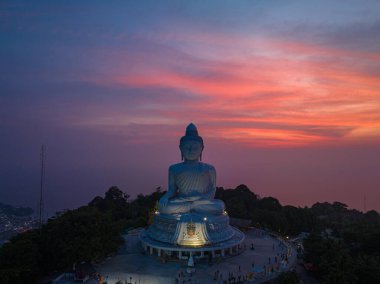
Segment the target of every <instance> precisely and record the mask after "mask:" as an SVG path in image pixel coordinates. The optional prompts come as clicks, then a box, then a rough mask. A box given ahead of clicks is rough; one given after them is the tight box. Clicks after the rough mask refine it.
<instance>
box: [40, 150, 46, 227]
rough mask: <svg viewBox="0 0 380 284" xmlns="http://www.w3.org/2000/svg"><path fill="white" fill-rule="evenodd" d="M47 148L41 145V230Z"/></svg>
mask: <svg viewBox="0 0 380 284" xmlns="http://www.w3.org/2000/svg"><path fill="white" fill-rule="evenodd" d="M45 151H46V147H45V145H41V154H40V158H41V183H40V185H41V187H40V204H39V228H40V229H41V227H42V221H43V211H44V198H43V188H44V173H45V168H44V166H45V165H44V163H45V159H46V153H45Z"/></svg>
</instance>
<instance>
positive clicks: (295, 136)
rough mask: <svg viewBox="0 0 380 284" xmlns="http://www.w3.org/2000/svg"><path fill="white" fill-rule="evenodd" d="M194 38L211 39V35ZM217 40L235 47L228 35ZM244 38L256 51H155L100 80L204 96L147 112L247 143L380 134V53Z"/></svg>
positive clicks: (150, 118)
mask: <svg viewBox="0 0 380 284" xmlns="http://www.w3.org/2000/svg"><path fill="white" fill-rule="evenodd" d="M192 38H195V39H198V40H199V41H200V42H201V43H202V44H204V42H205V41H206V44H210V41H207V40H206V38H205V37H196V36H193V37H192ZM208 40H209V39H208ZM214 40H217V41H218V42H219V43H220V44H221V45H223V44H225V45H226V47H227V48H230V47H231V46H233V44H232V43H231V40H227V39H224V38H223V37H221V38H219V37H214ZM237 42H239V43H243V44H246V45H247V47H246V48H249V47H250V45H252V47H254V48H255V52H253V54H255V55H249V56H246V58H245V59H244V60H243V59H238V57H239V56H236V58H237V59H227V60H225V59H224V58H223V56H222V55H223V54H220V55H219V57H220V60H219V61H216V60H214V59H212V60H211V59H204V58H197V57H194V60H192V57H191V56H188V57H184V58H183V59H182V60H181V61H179V62H178V63H177V62H176V61H175V59H172V58H171V57H167V58H166V60H165V58H161V57H154V56H152V55H151V54H150V55H149V56H150V59H151V62H150V66H149V67H147V66H145V65H144V66H140V68H139V63H138V61H135V64H137V66H136V67H137V68H135V69H131V70H128V71H125V72H124V71H123V69H118V70H117V72H112V74H115V75H113V76H112V77H106V78H102V79H101V80H100V81H103V82H107V83H108V84H111V85H115V84H116V85H119V86H124V87H129V88H138V89H146V90H149V92H153V93H154V92H155V90H158V89H161V90H165V89H170V90H175V91H176V92H178V94H179V95H180V94H181V93H184V92H185V93H189V94H193V95H194V96H198V97H202V98H203V100H197V101H196V104H192V103H191V100H189V101H185V102H184V103H183V104H181V103H180V102H178V101H176V102H175V103H171V102H170V101H165V102H161V103H160V104H159V106H157V105H156V106H155V109H154V110H152V111H151V112H150V113H148V114H147V113H146V112H144V114H143V115H144V119H145V121H154V120H161V121H162V119H163V118H165V119H167V118H168V119H174V120H177V121H181V122H182V121H183V120H186V119H190V118H191V119H192V120H197V121H199V122H201V123H203V124H205V125H210V127H211V125H213V127H214V130H213V131H211V132H210V133H215V136H219V137H226V139H232V140H234V141H240V142H243V143H246V144H252V145H272V146H278V145H282V146H297V145H311V144H323V143H333V142H337V141H339V142H347V143H348V142H349V141H350V139H352V138H353V137H355V139H359V138H360V139H363V140H365V139H366V138H369V137H371V139H373V137H374V136H375V137H378V138H380V135H379V131H378V129H379V128H380V115H379V110H380V80H379V79H380V78H379V75H380V73H379V72H378V71H376V68H374V66H375V67H376V66H379V63H380V58H379V56H378V55H377V54H372V53H368V52H367V53H366V52H357V51H350V50H342V49H337V48H332V47H326V46H322V45H316V44H314V45H312V44H307V43H304V42H289V41H284V40H279V39H268V38H266V39H265V40H250V39H241V40H240V41H239V40H237ZM198 43H199V42H198ZM195 44H197V42H195ZM237 49H239V47H237ZM139 56H141V58H143V55H141V54H140V55H139ZM215 57H218V54H216V55H215ZM181 58H182V57H181ZM231 58H232V57H231ZM165 62H166V63H167V64H165ZM144 64H146V62H145V63H144ZM98 81H99V80H98ZM215 123H217V125H215ZM247 123H248V124H249V123H262V125H263V126H262V127H259V128H255V127H250V126H245V125H247ZM223 125H230V126H224V127H223ZM311 128H312V129H313V131H314V132H312V131H310V129H311Z"/></svg>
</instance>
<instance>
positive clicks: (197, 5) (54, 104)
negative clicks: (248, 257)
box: [0, 0, 380, 269]
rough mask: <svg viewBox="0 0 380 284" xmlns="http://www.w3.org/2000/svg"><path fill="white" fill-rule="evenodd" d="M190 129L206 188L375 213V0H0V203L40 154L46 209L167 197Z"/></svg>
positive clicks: (23, 198) (378, 172)
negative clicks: (205, 167)
mask: <svg viewBox="0 0 380 284" xmlns="http://www.w3.org/2000/svg"><path fill="white" fill-rule="evenodd" d="M190 123H194V124H195V125H196V127H197V129H198V131H199V133H200V134H201V135H202V138H203V141H204V149H205V150H204V152H203V155H202V162H203V161H204V162H205V163H208V164H211V165H213V166H214V167H215V169H216V173H217V176H216V186H217V187H224V188H235V187H237V186H238V185H240V184H245V185H246V186H247V187H248V188H249V189H250V190H251V191H253V192H254V193H256V194H258V195H259V196H260V197H266V196H272V197H275V198H277V199H278V200H279V201H280V203H281V204H283V205H294V206H297V207H298V206H300V207H304V206H308V207H310V206H311V205H313V204H314V203H316V202H334V201H339V202H342V203H344V204H347V205H348V207H349V208H354V209H357V210H360V211H369V210H373V209H374V210H377V211H380V166H379V165H380V1H376V0H374V1H370V0H365V1H354V0H348V1H337V0H326V1H320V0H318V1H317V0H315V1H274V0H273V1H272V0H270V1H242V0H241V1H240V0H239V1H217V0H215V1H164V0H162V1H153V0H152V1H145V0H144V1H74V0H73V1H7V0H6V1H1V3H0V203H6V204H12V205H21V206H28V207H31V208H33V209H34V210H35V211H36V210H37V205H38V202H39V198H40V196H39V193H40V171H41V166H40V150H41V146H42V145H44V146H45V147H46V150H45V154H46V160H45V162H44V167H45V172H44V212H45V213H44V214H45V215H46V216H51V215H53V214H54V213H55V212H57V211H61V210H63V209H66V208H69V209H73V208H77V207H79V206H81V205H85V204H87V203H88V202H90V201H91V200H92V199H93V198H94V197H95V196H103V195H104V193H105V192H106V191H107V190H108V189H109V188H110V187H111V186H117V187H118V188H120V189H121V190H122V191H123V192H125V193H128V194H129V195H130V196H131V199H134V198H135V197H136V196H137V195H138V194H150V193H152V192H154V191H155V190H156V189H157V188H158V187H161V188H162V190H167V187H168V166H169V165H172V164H176V163H180V162H181V153H180V150H179V148H178V147H179V145H180V141H179V138H180V137H182V136H183V135H184V133H185V132H184V131H185V129H186V127H187V126H188V125H189V124H190ZM223 208H224V207H223ZM222 211H223V210H222V209H221V212H222ZM220 214H222V213H220ZM239 269H240V268H239Z"/></svg>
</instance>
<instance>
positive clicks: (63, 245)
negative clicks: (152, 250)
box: [0, 185, 380, 284]
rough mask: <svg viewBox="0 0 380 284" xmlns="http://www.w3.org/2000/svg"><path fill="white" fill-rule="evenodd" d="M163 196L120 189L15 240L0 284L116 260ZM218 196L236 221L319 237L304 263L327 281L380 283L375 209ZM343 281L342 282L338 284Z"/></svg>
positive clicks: (1, 267) (5, 249) (3, 255)
mask: <svg viewBox="0 0 380 284" xmlns="http://www.w3.org/2000/svg"><path fill="white" fill-rule="evenodd" d="M164 193H165V192H164V191H161V190H160V188H157V189H156V190H155V191H154V192H153V193H151V194H149V195H143V194H140V195H138V196H137V198H135V199H134V200H130V196H129V195H128V194H126V193H124V192H123V191H121V190H120V189H119V188H118V187H116V186H113V187H111V188H110V189H109V190H108V191H107V192H106V193H105V196H104V197H100V196H97V197H95V198H94V199H93V200H92V201H91V202H90V203H89V204H88V205H86V206H82V207H80V208H78V209H75V210H67V211H64V212H59V213H57V214H56V215H55V216H54V217H52V218H50V219H49V220H48V222H47V223H46V224H44V225H43V226H42V228H41V229H38V230H30V231H27V232H25V233H22V234H19V235H17V236H15V237H13V238H12V239H11V240H10V241H9V242H8V243H6V244H4V245H3V246H2V247H1V248H0V283H3V284H8V283H12V284H17V283H31V282H34V280H35V279H38V278H39V277H41V276H43V275H47V274H49V273H52V272H54V271H65V270H71V269H72V266H73V264H74V263H77V262H81V261H89V262H96V261H101V260H102V259H104V258H105V257H107V256H109V255H112V254H113V253H115V252H116V251H117V249H118V248H119V247H120V245H121V244H122V242H123V239H122V233H123V231H125V230H126V229H129V228H136V227H144V226H147V225H148V223H149V221H150V220H151V216H152V214H153V211H154V208H155V206H156V205H157V202H158V200H159V199H160V197H161V196H162V195H163V194H164ZM215 197H216V198H218V199H221V200H223V201H224V202H225V204H226V210H227V211H228V214H229V216H230V217H235V218H243V219H247V220H250V222H251V225H252V226H255V227H260V228H265V229H269V230H272V231H275V232H278V233H280V234H284V235H290V236H296V235H297V234H299V233H301V232H311V233H313V234H312V235H311V237H310V238H309V239H307V240H306V241H305V248H306V255H305V259H306V260H307V261H309V262H310V263H312V264H313V265H314V267H316V270H315V272H314V273H315V274H316V276H317V277H318V278H319V279H320V280H321V281H322V282H325V283H375V282H373V281H372V280H374V279H375V280H379V279H380V276H379V270H378V267H380V266H379V265H380V262H379V254H380V248H379V242H378V240H379V239H380V230H379V228H380V226H379V224H380V217H379V214H378V213H377V212H376V211H370V212H367V213H366V214H363V213H362V212H359V211H357V210H352V209H351V210H349V209H347V206H346V205H345V204H342V203H339V202H335V203H333V204H330V203H316V204H314V205H313V206H312V207H311V208H308V207H304V208H301V207H294V206H289V205H286V206H282V205H281V204H280V202H279V201H278V200H277V199H276V198H273V197H264V198H261V197H260V196H258V195H257V194H255V193H254V192H252V191H251V190H250V189H249V188H248V187H247V186H245V185H239V186H238V187H236V188H235V189H224V188H222V187H219V188H217V191H216V196H215ZM326 229H329V230H331V231H332V232H333V233H332V235H331V236H325V235H323V234H322V235H321V234H320V232H326V231H327V230H326ZM368 275H371V276H368ZM290 276H292V275H287V277H290ZM337 279H338V280H339V281H341V282H334V281H337ZM368 279H369V280H371V281H372V282H371V281H369V282H367V280H368ZM359 280H360V281H362V280H363V281H364V280H366V281H364V282H357V281H359ZM377 283H380V281H378V282H377Z"/></svg>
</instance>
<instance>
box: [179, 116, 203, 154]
mask: <svg viewBox="0 0 380 284" xmlns="http://www.w3.org/2000/svg"><path fill="white" fill-rule="evenodd" d="M203 148H204V145H203V139H202V137H201V136H199V135H198V130H197V127H196V126H195V125H194V124H193V123H190V124H189V125H188V126H187V127H186V133H185V136H183V137H182V138H181V140H180V143H179V149H180V150H181V155H182V160H185V161H198V160H202V151H203Z"/></svg>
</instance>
